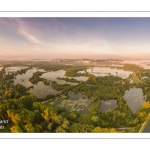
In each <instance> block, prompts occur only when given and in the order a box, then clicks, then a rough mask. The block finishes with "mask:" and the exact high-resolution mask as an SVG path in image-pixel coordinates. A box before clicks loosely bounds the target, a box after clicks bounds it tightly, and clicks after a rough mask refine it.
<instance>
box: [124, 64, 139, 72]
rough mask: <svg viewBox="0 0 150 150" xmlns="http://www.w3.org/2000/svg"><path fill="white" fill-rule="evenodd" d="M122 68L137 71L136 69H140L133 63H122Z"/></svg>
mask: <svg viewBox="0 0 150 150" xmlns="http://www.w3.org/2000/svg"><path fill="white" fill-rule="evenodd" d="M123 69H124V70H127V71H137V70H140V69H142V67H140V66H138V65H135V64H124V67H123Z"/></svg>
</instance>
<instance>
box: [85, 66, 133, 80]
mask: <svg viewBox="0 0 150 150" xmlns="http://www.w3.org/2000/svg"><path fill="white" fill-rule="evenodd" d="M87 72H89V73H90V74H93V75H95V76H106V75H109V74H111V75H114V76H116V75H117V76H119V77H121V78H123V79H125V78H128V77H129V75H130V74H131V73H132V72H130V71H124V70H122V69H116V68H114V69H112V68H109V67H92V68H88V69H87Z"/></svg>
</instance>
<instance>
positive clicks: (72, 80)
mask: <svg viewBox="0 0 150 150" xmlns="http://www.w3.org/2000/svg"><path fill="white" fill-rule="evenodd" d="M57 79H58V80H65V81H66V82H74V83H80V82H81V81H79V80H76V79H74V78H71V79H70V78H60V77H57Z"/></svg>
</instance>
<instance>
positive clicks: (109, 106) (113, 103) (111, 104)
mask: <svg viewBox="0 0 150 150" xmlns="http://www.w3.org/2000/svg"><path fill="white" fill-rule="evenodd" d="M116 107H117V100H114V99H111V100H105V101H104V100H101V105H100V107H99V109H100V110H102V111H107V110H113V109H115V108H116Z"/></svg>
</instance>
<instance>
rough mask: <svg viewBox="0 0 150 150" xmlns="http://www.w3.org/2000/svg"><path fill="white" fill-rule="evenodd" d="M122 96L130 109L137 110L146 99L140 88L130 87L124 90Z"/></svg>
mask: <svg viewBox="0 0 150 150" xmlns="http://www.w3.org/2000/svg"><path fill="white" fill-rule="evenodd" d="M123 98H124V99H126V100H127V104H128V105H129V107H130V108H131V110H132V111H137V110H138V109H139V108H140V107H141V106H142V103H143V102H144V101H145V100H146V99H147V96H146V95H143V91H142V89H141V88H130V90H126V91H125V94H124V96H123Z"/></svg>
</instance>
